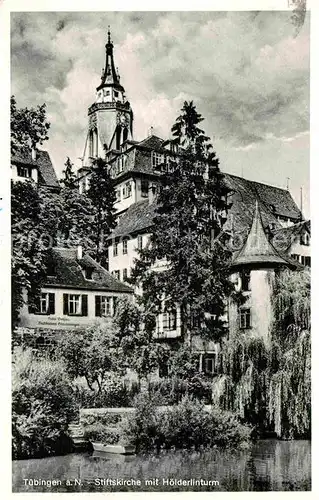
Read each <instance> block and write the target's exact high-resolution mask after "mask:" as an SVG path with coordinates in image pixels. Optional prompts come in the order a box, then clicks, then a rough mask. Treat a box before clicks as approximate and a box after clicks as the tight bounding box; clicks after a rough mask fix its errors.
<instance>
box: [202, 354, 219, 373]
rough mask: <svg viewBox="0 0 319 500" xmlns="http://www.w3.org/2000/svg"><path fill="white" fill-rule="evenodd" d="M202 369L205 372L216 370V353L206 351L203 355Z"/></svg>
mask: <svg viewBox="0 0 319 500" xmlns="http://www.w3.org/2000/svg"><path fill="white" fill-rule="evenodd" d="M203 371H204V372H205V373H206V374H208V375H209V374H210V375H211V374H213V373H215V371H216V354H215V353H208V354H204V355H203Z"/></svg>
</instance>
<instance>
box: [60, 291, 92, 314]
mask: <svg viewBox="0 0 319 500" xmlns="http://www.w3.org/2000/svg"><path fill="white" fill-rule="evenodd" d="M63 314H64V315H67V316H87V315H88V296H87V295H80V294H73V293H71V294H68V293H64V294H63Z"/></svg>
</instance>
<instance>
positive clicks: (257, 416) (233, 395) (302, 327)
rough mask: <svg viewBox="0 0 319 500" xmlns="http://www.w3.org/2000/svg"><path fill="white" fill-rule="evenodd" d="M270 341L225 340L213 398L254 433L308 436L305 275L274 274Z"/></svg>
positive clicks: (307, 299) (307, 279)
mask: <svg viewBox="0 0 319 500" xmlns="http://www.w3.org/2000/svg"><path fill="white" fill-rule="evenodd" d="M273 310H274V316H275V321H274V325H273V329H272V334H271V339H270V343H265V341H264V339H263V338H258V337H255V336H253V335H248V334H247V333H245V334H240V333H238V334H237V335H236V337H235V338H232V339H230V340H224V341H223V344H222V357H221V358H220V360H221V364H220V369H219V371H220V373H221V375H219V376H218V377H217V378H216V379H215V381H214V388H213V393H214V396H213V398H214V400H215V401H217V402H218V403H219V405H220V406H221V407H222V408H224V409H227V410H232V411H234V412H238V413H239V414H240V416H241V417H242V418H244V419H245V420H246V421H248V422H249V423H252V424H253V425H254V426H255V427H256V429H257V431H258V432H260V433H263V432H264V431H265V430H266V431H275V433H276V434H277V436H278V437H284V438H298V437H309V436H310V429H311V418H310V416H311V338H310V273H309V272H308V271H307V270H305V271H298V272H297V271H289V270H285V271H282V272H280V273H279V274H278V275H277V276H276V282H275V287H274V293H273Z"/></svg>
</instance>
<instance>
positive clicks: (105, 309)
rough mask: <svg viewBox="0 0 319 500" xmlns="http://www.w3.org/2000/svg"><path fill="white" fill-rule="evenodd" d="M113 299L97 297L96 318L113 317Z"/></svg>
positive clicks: (102, 296)
mask: <svg viewBox="0 0 319 500" xmlns="http://www.w3.org/2000/svg"><path fill="white" fill-rule="evenodd" d="M112 312H113V311H112V297H107V296H104V295H96V296H95V316H112Z"/></svg>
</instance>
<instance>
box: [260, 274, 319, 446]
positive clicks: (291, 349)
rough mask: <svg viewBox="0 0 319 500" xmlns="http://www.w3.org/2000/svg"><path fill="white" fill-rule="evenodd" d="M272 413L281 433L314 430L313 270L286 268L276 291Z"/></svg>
mask: <svg viewBox="0 0 319 500" xmlns="http://www.w3.org/2000/svg"><path fill="white" fill-rule="evenodd" d="M273 302H274V311H275V318H276V321H275V324H274V328H273V334H272V349H271V360H270V361H271V364H270V369H269V393H268V416H269V423H270V424H272V425H273V426H274V430H275V432H276V434H277V435H278V436H283V437H286V438H292V437H299V436H305V435H309V434H310V424H311V414H310V413H311V337H310V272H309V271H308V270H305V271H302V272H291V271H285V272H283V273H282V274H281V275H280V276H279V277H278V279H277V282H276V288H275V294H274V299H273Z"/></svg>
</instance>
